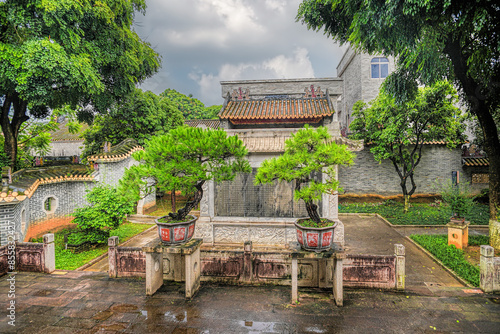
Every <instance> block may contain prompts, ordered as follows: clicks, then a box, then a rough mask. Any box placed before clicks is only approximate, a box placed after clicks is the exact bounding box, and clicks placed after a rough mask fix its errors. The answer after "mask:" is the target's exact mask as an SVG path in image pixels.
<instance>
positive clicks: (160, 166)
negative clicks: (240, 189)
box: [120, 126, 251, 220]
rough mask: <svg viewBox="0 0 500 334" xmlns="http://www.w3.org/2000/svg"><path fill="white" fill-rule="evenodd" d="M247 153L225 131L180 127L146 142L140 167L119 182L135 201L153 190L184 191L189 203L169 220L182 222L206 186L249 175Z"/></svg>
mask: <svg viewBox="0 0 500 334" xmlns="http://www.w3.org/2000/svg"><path fill="white" fill-rule="evenodd" d="M246 155H247V149H246V148H245V146H244V145H243V142H242V141H241V140H240V139H238V137H237V136H229V137H228V136H227V134H226V132H225V131H224V130H212V129H200V128H191V127H188V126H182V127H178V128H176V129H173V130H171V131H170V132H169V133H167V134H165V135H161V136H155V137H153V138H151V140H148V141H146V148H145V150H144V151H138V152H135V153H134V154H133V157H134V159H136V160H137V161H141V162H142V163H141V164H139V165H135V166H132V167H130V168H129V169H128V170H127V171H126V172H125V175H124V177H123V178H122V179H121V180H120V188H121V193H122V194H124V196H132V197H133V198H134V199H135V200H137V199H138V198H140V196H141V192H142V195H144V194H146V193H147V192H148V190H149V189H151V187H157V188H159V189H160V190H161V191H181V192H182V194H183V195H184V196H186V197H189V198H190V199H189V200H188V201H187V202H186V205H185V206H184V207H183V208H181V209H179V210H178V211H177V213H170V214H169V216H170V217H171V218H172V219H175V220H183V219H184V218H185V217H186V215H187V214H188V213H189V212H190V211H191V210H192V209H193V208H194V207H196V206H197V205H198V203H199V202H200V200H201V198H202V196H203V189H202V186H203V184H204V183H205V182H206V181H208V180H214V181H215V182H220V181H225V180H233V179H234V177H235V175H236V173H237V172H250V170H251V169H250V165H249V163H248V161H247V160H246V159H244V157H245V156H246Z"/></svg>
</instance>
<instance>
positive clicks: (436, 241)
mask: <svg viewBox="0 0 500 334" xmlns="http://www.w3.org/2000/svg"><path fill="white" fill-rule="evenodd" d="M410 238H411V239H412V240H413V241H415V242H416V243H417V244H419V245H420V246H422V247H423V248H425V249H426V250H427V251H428V252H429V253H431V254H432V255H434V256H435V257H436V258H437V259H438V260H439V261H441V263H442V264H443V265H445V266H446V267H447V268H449V269H451V270H452V271H453V272H455V273H456V274H457V275H458V276H459V277H461V278H462V279H463V280H465V281H467V282H469V283H470V284H471V285H473V286H475V287H478V286H479V260H480V252H479V248H480V246H481V245H487V244H488V243H489V238H488V237H487V236H469V246H468V247H467V248H465V249H464V250H461V249H457V248H456V247H455V246H454V245H448V236H447V235H440V234H438V235H415V234H414V235H411V236H410Z"/></svg>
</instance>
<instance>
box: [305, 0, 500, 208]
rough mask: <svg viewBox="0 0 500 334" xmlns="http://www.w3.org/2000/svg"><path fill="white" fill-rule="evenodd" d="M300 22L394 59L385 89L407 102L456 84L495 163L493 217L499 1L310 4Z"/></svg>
mask: <svg viewBox="0 0 500 334" xmlns="http://www.w3.org/2000/svg"><path fill="white" fill-rule="evenodd" d="M297 20H300V21H302V22H303V23H305V24H307V26H308V27H309V28H310V29H314V30H317V31H318V30H320V29H324V32H325V34H326V35H328V36H329V37H331V38H333V39H334V40H335V41H338V42H340V43H351V45H352V46H353V47H354V48H356V49H357V50H361V51H364V52H368V53H371V54H372V53H382V54H384V55H393V56H395V57H396V59H397V66H396V71H394V72H393V73H392V74H391V75H389V76H388V78H387V79H386V81H385V83H384V85H385V86H386V88H387V91H388V92H390V93H391V94H392V95H393V96H395V97H397V98H398V100H399V101H403V100H405V99H408V98H411V97H412V96H415V95H416V94H417V84H419V83H420V84H424V85H428V84H432V83H434V82H436V81H438V80H442V79H448V80H450V81H451V82H452V83H453V84H455V85H456V86H457V87H458V88H459V93H460V94H461V97H462V99H463V101H464V102H466V103H467V105H468V106H469V108H470V111H471V113H472V114H473V115H475V116H476V117H477V119H478V121H479V123H480V125H481V128H482V130H483V134H484V144H485V151H486V152H487V154H488V157H489V161H490V173H489V179H490V216H491V217H492V218H493V217H495V213H496V206H497V205H498V204H499V203H500V140H499V136H498V131H497V126H496V125H495V120H494V118H493V116H492V115H493V114H494V113H495V112H497V110H498V108H499V105H500V104H499V103H500V85H499V84H498V83H499V82H500V61H499V59H500V34H499V33H498V31H500V28H499V24H500V7H499V6H498V1H495V0H474V1H467V0H449V1H438V0H428V1H412V0H397V1H379V0H305V1H303V2H302V3H301V5H300V7H299V10H298V14H297Z"/></svg>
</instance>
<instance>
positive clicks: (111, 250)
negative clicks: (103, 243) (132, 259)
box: [108, 236, 120, 278]
mask: <svg viewBox="0 0 500 334" xmlns="http://www.w3.org/2000/svg"><path fill="white" fill-rule="evenodd" d="M119 242H120V240H119V238H118V237H117V236H114V237H111V238H108V263H109V270H108V275H109V277H110V278H116V277H118V262H117V260H118V259H117V251H118V250H117V247H118V243H119Z"/></svg>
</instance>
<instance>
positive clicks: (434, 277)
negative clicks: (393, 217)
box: [339, 215, 464, 294]
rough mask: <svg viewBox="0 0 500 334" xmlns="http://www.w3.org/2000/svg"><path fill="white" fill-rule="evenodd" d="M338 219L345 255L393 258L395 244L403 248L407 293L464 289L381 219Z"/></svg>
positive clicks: (360, 217) (363, 216) (352, 217)
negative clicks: (342, 231)
mask: <svg viewBox="0 0 500 334" xmlns="http://www.w3.org/2000/svg"><path fill="white" fill-rule="evenodd" d="M339 218H340V220H341V221H342V222H343V223H344V230H345V242H346V253H347V254H373V255H392V254H394V244H403V245H404V246H405V251H406V288H407V290H409V291H412V292H418V293H421V294H435V293H439V292H440V291H445V290H446V289H440V288H449V287H455V288H457V287H458V288H463V287H464V285H463V284H461V283H460V282H459V281H458V280H456V279H455V278H454V277H453V276H452V275H451V274H449V273H448V272H447V271H446V270H444V269H443V268H442V267H441V266H440V265H439V264H438V263H436V262H434V261H433V260H432V259H431V258H430V257H429V256H427V255H426V254H425V253H424V252H423V251H421V250H420V249H419V248H418V247H417V246H415V245H414V244H413V243H412V242H410V241H409V240H407V239H406V238H405V237H404V236H403V235H402V234H400V233H398V231H397V230H396V229H395V228H392V227H390V226H389V225H387V224H386V223H385V222H384V221H383V220H382V219H380V218H378V217H375V216H365V215H340V217H339ZM420 232H425V230H420Z"/></svg>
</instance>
